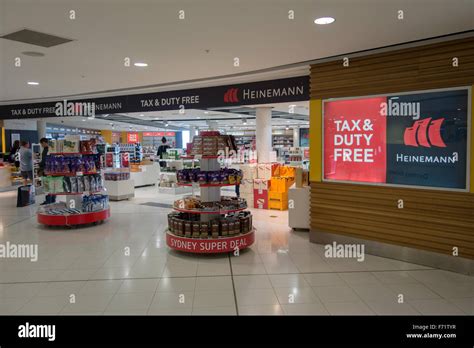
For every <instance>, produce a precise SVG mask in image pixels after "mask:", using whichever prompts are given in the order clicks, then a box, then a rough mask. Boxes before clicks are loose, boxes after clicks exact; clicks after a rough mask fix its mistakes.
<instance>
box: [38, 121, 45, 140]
mask: <svg viewBox="0 0 474 348" xmlns="http://www.w3.org/2000/svg"><path fill="white" fill-rule="evenodd" d="M36 129H37V130H38V141H39V140H40V139H41V138H46V121H40V120H38V121H36Z"/></svg>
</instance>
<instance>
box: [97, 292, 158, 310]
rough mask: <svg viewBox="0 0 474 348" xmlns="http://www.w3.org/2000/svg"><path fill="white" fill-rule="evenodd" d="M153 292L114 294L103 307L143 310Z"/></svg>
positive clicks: (146, 306) (108, 308) (149, 302)
mask: <svg viewBox="0 0 474 348" xmlns="http://www.w3.org/2000/svg"><path fill="white" fill-rule="evenodd" d="M153 296H154V292H140V293H125V294H115V296H114V297H113V298H112V301H110V303H109V305H108V306H107V308H106V309H105V310H106V312H107V311H123V312H126V311H127V310H135V309H136V310H145V312H146V311H147V310H148V308H149V307H150V304H151V301H152V299H153Z"/></svg>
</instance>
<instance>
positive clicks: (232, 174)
mask: <svg viewBox="0 0 474 348" xmlns="http://www.w3.org/2000/svg"><path fill="white" fill-rule="evenodd" d="M176 175H177V180H178V182H179V183H182V184H189V183H192V182H197V183H199V184H216V185H218V184H229V185H234V184H239V183H240V182H241V180H242V171H240V170H237V169H233V168H223V169H221V170H217V171H207V172H205V171H201V170H200V169H199V168H195V169H182V170H178V171H177V172H176Z"/></svg>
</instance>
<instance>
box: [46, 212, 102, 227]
mask: <svg viewBox="0 0 474 348" xmlns="http://www.w3.org/2000/svg"><path fill="white" fill-rule="evenodd" d="M37 216H38V222H39V223H40V224H43V225H47V226H73V225H85V224H91V223H94V222H99V221H103V220H106V219H108V218H109V217H110V208H108V209H104V210H101V211H95V212H91V213H83V214H71V215H48V214H39V213H38V214H37Z"/></svg>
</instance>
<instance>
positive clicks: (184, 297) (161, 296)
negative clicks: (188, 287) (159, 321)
mask: <svg viewBox="0 0 474 348" xmlns="http://www.w3.org/2000/svg"><path fill="white" fill-rule="evenodd" d="M193 301H194V292H187V291H183V292H156V293H155V297H154V298H153V301H152V302H151V304H150V308H149V312H150V311H152V312H153V311H154V310H157V309H165V308H168V309H170V308H178V309H182V308H190V309H192V307H193Z"/></svg>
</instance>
